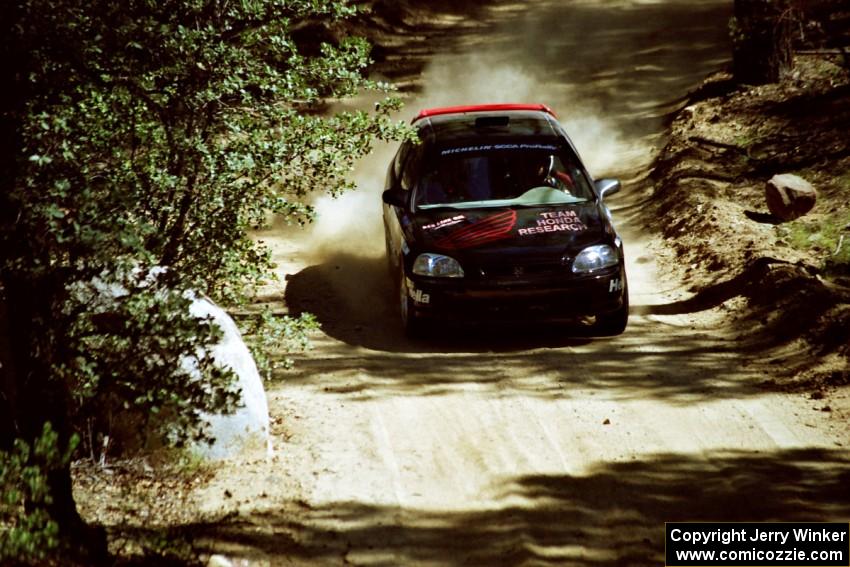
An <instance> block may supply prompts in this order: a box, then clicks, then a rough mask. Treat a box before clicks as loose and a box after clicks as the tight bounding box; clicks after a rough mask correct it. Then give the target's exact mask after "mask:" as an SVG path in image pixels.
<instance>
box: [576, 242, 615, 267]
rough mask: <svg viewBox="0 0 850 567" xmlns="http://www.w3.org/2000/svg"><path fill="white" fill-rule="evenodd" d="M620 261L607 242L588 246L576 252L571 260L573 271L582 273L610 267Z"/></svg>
mask: <svg viewBox="0 0 850 567" xmlns="http://www.w3.org/2000/svg"><path fill="white" fill-rule="evenodd" d="M619 263H620V255H619V254H617V250H616V249H614V248H612V247H611V246H609V245H607V244H596V245H595V246H588V247H587V248H585V249H584V250H582V251H581V252H579V253H578V256H576V258H575V260H573V273H576V274H584V273H587V272H594V271H596V270H601V269H603V268H610V267H611V266H616V265H617V264H619Z"/></svg>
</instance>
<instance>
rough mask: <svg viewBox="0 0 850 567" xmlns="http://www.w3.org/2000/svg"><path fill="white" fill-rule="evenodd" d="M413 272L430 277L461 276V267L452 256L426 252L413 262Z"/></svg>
mask: <svg viewBox="0 0 850 567" xmlns="http://www.w3.org/2000/svg"><path fill="white" fill-rule="evenodd" d="M413 273H414V274H416V275H418V276H429V277H432V278H462V277H463V268H461V267H460V264H459V263H458V261H457V260H455V259H454V258H450V257H449V256H443V255H442V254H432V253H430V252H426V253H425V254H420V255H419V256H418V257H417V258H416V261H415V262H413Z"/></svg>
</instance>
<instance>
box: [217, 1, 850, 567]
mask: <svg viewBox="0 0 850 567" xmlns="http://www.w3.org/2000/svg"><path fill="white" fill-rule="evenodd" d="M729 4H731V3H730V2H721V1H713V0H711V1H709V0H702V1H694V0H688V1H684V0H683V1H680V2H675V1H666V2H665V1H648V0H647V1H639V0H634V1H613V0H611V1H602V0H600V1H596V2H591V1H577V2H556V1H547V0H539V1H535V2H531V1H528V2H522V3H517V4H515V5H512V4H507V3H501V4H499V5H498V7H497V8H495V9H493V10H492V11H491V13H490V20H489V21H488V22H487V25H486V26H483V27H481V29H480V30H479V31H478V32H476V33H470V34H468V35H467V36H464V38H463V39H462V41H461V45H462V48H461V49H460V50H459V51H458V52H455V53H443V54H438V55H437V56H436V57H435V59H434V61H433V63H432V65H431V66H430V67H429V68H428V70H427V71H426V72H425V74H424V75H423V78H422V80H423V84H424V91H423V92H422V93H421V95H420V96H419V98H418V99H417V100H414V101H412V102H410V103H409V104H408V107H407V111H406V112H408V113H412V112H414V110H415V109H416V108H417V107H418V106H426V105H431V104H442V103H460V102H474V101H479V102H495V101H504V100H528V101H532V100H533V101H540V102H546V103H548V104H550V105H552V106H553V107H554V108H555V110H556V111H557V112H558V113H559V115H560V116H561V118H562V120H563V122H564V123H565V124H566V125H567V127H568V130H570V131H571V132H573V133H574V136H575V138H576V142H577V143H578V145H579V150H580V151H581V152H582V153H583V154H584V156H585V158H586V159H587V161H588V162H589V165H590V167H591V169H592V171H593V173H594V174H597V175H601V174H608V173H612V172H613V173H617V174H619V175H622V176H624V177H625V178H626V181H627V183H626V186H625V187H626V189H625V190H624V194H623V195H620V196H618V197H616V198H615V199H613V200H612V201H611V206H612V208H613V212H614V215H615V218H616V219H617V220H618V221H619V227H620V229H621V232H622V233H623V235H624V238H625V241H626V246H627V248H626V253H627V255H628V260H629V266H628V270H629V277H630V287H631V303H632V305H633V315H632V317H631V321H630V326H629V329H628V330H627V332H626V333H625V334H624V335H622V336H620V337H617V338H613V339H604V340H596V339H593V340H592V339H586V338H570V337H569V336H567V335H568V333H566V332H565V331H564V330H563V329H546V328H542V327H541V326H539V325H537V324H535V323H533V322H529V323H528V324H526V325H521V326H517V327H514V328H509V329H496V330H492V329H491V330H484V329H478V330H472V331H470V330H464V331H455V332H449V333H447V334H446V335H445V336H440V337H434V338H433V339H430V340H426V341H417V342H411V341H409V340H407V339H405V338H403V337H402V336H401V335H400V332H399V326H398V323H397V321H396V320H395V316H394V313H393V312H392V309H391V308H390V306H389V305H388V303H389V300H388V298H390V297H392V293H391V292H390V290H389V289H388V286H389V281H388V278H387V277H386V274H385V268H384V264H383V258H381V247H382V242H383V241H382V237H381V227H380V224H379V217H378V212H377V209H378V197H377V192H378V191H379V190H380V185H381V182H382V175H383V172H382V171H381V169H382V168H383V167H384V164H385V163H387V159H388V157H387V155H388V152H389V151H390V150H389V149H386V148H384V149H381V150H379V151H378V152H377V153H376V155H375V156H374V160H371V161H370V162H369V163H365V164H364V165H363V167H362V169H361V171H359V172H358V179H359V180H360V182H361V185H363V186H364V189H363V191H362V192H361V193H360V194H359V195H356V196H353V197H351V198H349V200H344V201H343V202H342V203H340V202H336V203H327V202H325V203H320V204H319V211H320V214H322V213H323V212H324V213H325V214H326V216H325V217H324V218H320V222H319V224H318V226H317V228H316V230H315V231H314V232H312V233H310V234H309V235H307V236H306V237H304V238H300V239H299V238H295V239H292V238H291V234H283V235H282V234H281V233H276V234H277V235H278V236H280V237H279V238H277V237H276V236H275V234H270V235H269V238H268V239H267V240H268V241H269V242H270V243H271V245H272V246H273V249H274V250H275V254H276V259H277V260H278V262H279V264H280V271H281V275H282V277H285V279H286V280H287V281H286V289H285V292H283V293H285V297H286V301H287V303H288V304H289V307H290V309H293V310H295V311H298V310H302V309H303V310H309V311H312V312H314V313H316V314H317V316H318V318H319V320H320V321H321V322H322V324H323V328H324V332H323V333H321V334H319V335H317V336H316V339H315V347H314V349H313V350H312V351H310V352H308V353H306V354H304V355H299V356H297V357H296V366H295V369H294V370H293V371H290V372H287V373H285V374H282V375H280V376H279V380H278V381H277V382H276V383H275V384H274V386H273V387H272V388H271V390H270V392H269V402H270V407H271V411H272V413H273V416H274V419H275V422H276V423H277V424H278V425H277V426H276V433H277V439H276V443H277V447H276V450H277V454H278V456H277V457H276V459H275V462H274V464H273V468H272V469H268V468H265V467H264V466H263V465H256V464H255V465H253V466H254V467H255V468H254V469H250V470H252V471H254V472H255V477H251V478H248V477H246V474H243V475H242V479H241V480H240V482H239V483H236V484H233V483H231V485H230V487H229V490H230V492H231V493H233V494H234V498H233V501H232V504H231V505H230V506H231V508H232V509H233V510H238V511H239V515H238V516H236V519H234V520H232V521H231V522H230V523H229V524H228V525H223V526H221V527H219V528H217V530H216V537H215V539H216V542H217V543H216V548H217V549H218V550H219V551H221V552H222V553H225V554H228V553H229V554H230V555H231V556H232V557H241V558H243V559H245V560H247V561H250V562H251V564H255V563H256V564H272V565H291V564H295V565H299V564H310V565H312V564H322V565H324V564H329V565H348V564H353V565H388V566H389V565H408V564H423V565H514V564H520V563H524V564H529V565H549V564H551V565H587V566H590V565H660V564H663V563H662V561H663V549H664V537H663V535H664V522H665V521H677V520H678V521H684V520H716V521H735V520H750V521H768V520H836V521H837V520H843V521H846V520H847V518H848V516H850V499H848V498H847V496H846V486H847V482H848V480H850V473H848V470H850V469H848V468H847V465H848V462H850V453H848V451H847V449H846V448H847V446H848V445H847V443H848V436H847V432H846V428H844V427H843V426H842V425H841V424H840V423H836V421H837V420H835V419H834V418H833V417H832V414H831V413H830V412H828V411H820V410H822V409H823V407H822V406H823V405H824V404H823V402H821V401H818V400H810V399H806V398H805V397H803V396H799V395H791V394H781V393H775V392H769V391H767V390H765V389H764V388H761V387H760V384H761V383H762V382H764V381H765V380H768V379H769V378H770V375H769V374H766V373H765V371H764V366H763V365H761V364H757V362H759V361H758V360H757V358H756V359H754V358H752V357H750V356H748V355H744V354H743V353H741V352H739V351H738V350H736V342H735V335H736V333H735V329H733V328H728V326H727V323H725V321H726V319H725V318H724V307H723V306H721V307H719V308H716V309H713V310H711V311H700V312H688V310H687V309H686V307H687V304H684V303H681V302H682V300H683V299H686V298H687V297H688V293H687V292H686V291H685V290H684V289H681V287H680V285H679V284H678V283H677V281H675V280H673V279H672V276H670V275H669V271H668V270H666V269H665V265H666V263H667V262H669V261H670V257H669V253H668V252H666V251H665V248H664V247H663V245H662V244H661V243H659V242H656V241H653V240H652V238H651V237H650V236H649V235H646V234H641V233H640V232H639V231H638V228H637V227H638V226H639V223H638V220H639V218H640V215H641V199H643V198H645V191H644V187H643V186H642V185H641V183H642V181H641V179H642V173H643V172H644V171H645V169H646V167H647V165H648V163H649V161H650V159H651V157H652V155H653V146H657V145H658V144H659V137H660V136H661V135H662V134H663V131H664V126H663V119H664V116H665V115H666V114H667V113H669V112H670V111H672V110H673V109H675V108H676V106H677V104H681V98H682V97H683V96H684V95H685V93H686V92H687V91H688V90H689V89H690V88H692V87H693V86H695V84H697V83H698V82H699V81H700V80H701V78H702V77H703V76H704V75H705V74H706V73H707V72H708V71H710V70H711V69H713V68H715V67H716V66H717V65H719V64H721V63H722V61H723V59H724V57H725V53H727V51H726V45H725V41H726V39H725V36H726V29H727V27H726V21H727V18H728V15H729V10H730V6H729ZM355 215H356V222H354V221H352V220H351V219H352V217H353V216H355ZM661 313H665V314H663V315H662V314H661ZM670 313H672V314H670ZM245 470H248V469H245ZM257 471H261V472H257Z"/></svg>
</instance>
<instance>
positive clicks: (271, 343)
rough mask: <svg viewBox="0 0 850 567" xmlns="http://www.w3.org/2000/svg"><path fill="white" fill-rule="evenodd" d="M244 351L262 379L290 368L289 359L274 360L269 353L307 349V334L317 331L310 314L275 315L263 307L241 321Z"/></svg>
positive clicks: (316, 323)
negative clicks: (248, 354)
mask: <svg viewBox="0 0 850 567" xmlns="http://www.w3.org/2000/svg"><path fill="white" fill-rule="evenodd" d="M241 327H242V332H243V333H245V335H246V337H245V338H246V342H247V344H248V348H249V349H250V350H251V355H252V356H253V357H254V361H255V362H256V363H257V369H258V370H259V372H260V376H262V377H263V379H264V380H269V379H270V378H271V375H272V373H273V372H274V371H275V370H277V369H279V368H291V367H292V359H290V358H284V359H283V360H277V359H274V358H273V357H272V356H270V354H269V353H271V352H296V351H303V350H306V349H308V348H309V347H310V339H309V332H310V331H312V330H315V329H318V328H319V322H318V320H317V319H316V317H315V316H314V315H313V314H312V313H302V314H300V315H299V316H298V317H290V316H288V315H286V316H277V315H274V314H273V313H272V312H271V310H270V309H269V308H268V307H266V308H264V309H263V310H262V311H261V312H260V313H259V314H258V315H256V316H253V317H251V318H250V319H248V320H247V321H244V322H242V325H241Z"/></svg>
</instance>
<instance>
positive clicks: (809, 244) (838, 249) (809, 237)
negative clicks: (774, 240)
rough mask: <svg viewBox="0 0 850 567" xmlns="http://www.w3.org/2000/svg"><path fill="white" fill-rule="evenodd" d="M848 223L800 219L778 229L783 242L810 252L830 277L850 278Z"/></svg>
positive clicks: (836, 218) (841, 219)
mask: <svg viewBox="0 0 850 567" xmlns="http://www.w3.org/2000/svg"><path fill="white" fill-rule="evenodd" d="M846 224H847V219H846V218H839V217H838V216H833V217H827V218H825V219H822V220H819V221H817V222H815V221H811V220H808V219H798V220H796V221H793V222H791V223H788V224H786V225H779V226H777V227H776V230H777V233H778V236H779V237H780V239H781V241H783V242H786V243H787V244H789V245H791V246H793V247H794V248H797V249H799V250H806V251H809V252H810V253H811V254H812V256H813V257H814V258H815V259H816V261H817V263H818V264H819V267H820V268H821V269H822V270H823V272H824V274H825V275H827V276H850V232H848V231H847V229H846Z"/></svg>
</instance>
